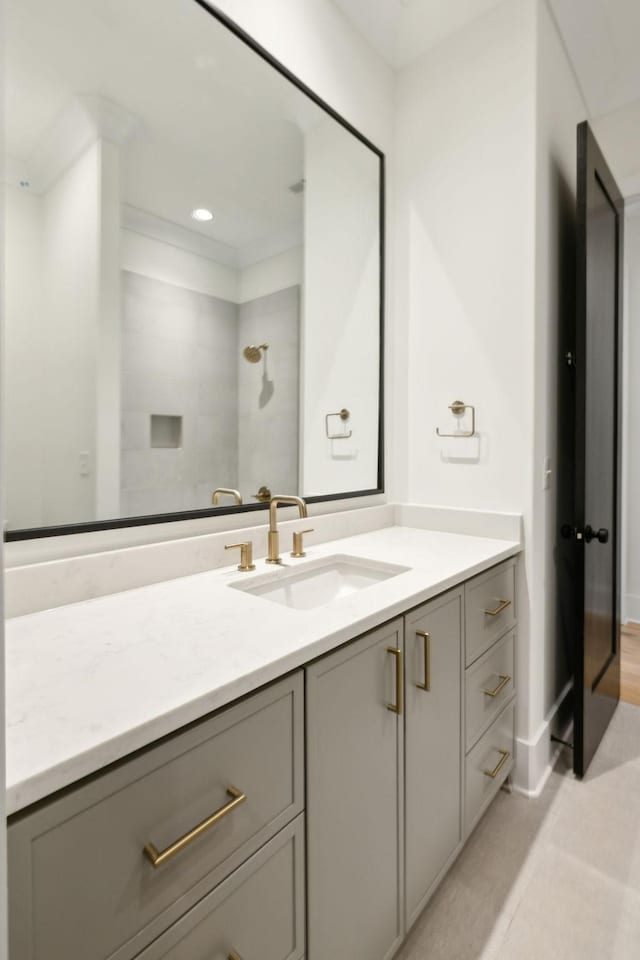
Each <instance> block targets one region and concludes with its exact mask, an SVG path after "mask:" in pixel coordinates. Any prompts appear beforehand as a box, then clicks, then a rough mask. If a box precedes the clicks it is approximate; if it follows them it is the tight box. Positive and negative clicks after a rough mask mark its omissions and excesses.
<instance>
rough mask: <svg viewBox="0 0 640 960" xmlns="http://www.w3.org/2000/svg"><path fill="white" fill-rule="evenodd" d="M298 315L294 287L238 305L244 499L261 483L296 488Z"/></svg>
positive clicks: (240, 458) (282, 488) (240, 464)
mask: <svg viewBox="0 0 640 960" xmlns="http://www.w3.org/2000/svg"><path fill="white" fill-rule="evenodd" d="M299 316H300V288H299V287H297V286H295V287H289V288H287V289H286V290H279V291H278V292H277V293H272V294H269V295H268V296H265V297H258V299H257V300H250V301H249V302H248V303H243V304H241V305H240V311H239V322H238V333H239V337H240V343H239V350H238V413H239V424H238V474H239V484H240V492H241V493H242V496H243V500H245V501H247V502H251V501H252V499H253V495H254V494H255V493H256V492H257V491H258V490H259V489H260V487H261V486H266V487H268V488H269V489H270V490H271V492H272V493H297V492H298V429H299V427H298V411H299V406H300V402H299V372H298V371H299V368H300V363H299V354H300V334H299V329H300V324H299ZM261 343H268V344H269V349H268V350H266V351H265V352H264V353H263V355H262V359H261V360H260V362H259V363H255V364H254V363H248V362H247V360H245V358H244V356H243V354H242V351H243V350H244V348H245V347H246V346H248V345H249V344H255V345H259V344H261ZM253 502H255V501H253Z"/></svg>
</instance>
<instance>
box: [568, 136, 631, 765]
mask: <svg viewBox="0 0 640 960" xmlns="http://www.w3.org/2000/svg"><path fill="white" fill-rule="evenodd" d="M623 213H624V202H623V199H622V195H621V193H620V191H619V189H618V187H617V185H616V182H615V180H614V178H613V176H612V175H611V172H610V170H609V168H608V166H607V163H606V161H605V159H604V157H603V155H602V152H601V150H600V148H599V147H598V144H597V142H596V139H595V137H594V135H593V133H592V131H591V129H590V127H589V125H588V124H587V123H583V124H581V125H580V126H579V127H578V209H577V316H576V331H575V355H574V358H572V359H573V362H574V364H575V402H576V406H575V501H574V503H575V520H574V535H575V539H576V549H577V551H578V557H577V565H576V570H577V576H576V621H577V629H576V663H575V685H576V688H575V715H574V720H575V730H574V771H575V773H576V774H577V775H578V776H579V777H581V776H583V775H584V773H585V771H586V770H587V767H588V766H589V764H590V762H591V760H592V759H593V755H594V754H595V752H596V750H597V748H598V745H599V743H600V741H601V739H602V736H603V734H604V732H605V730H606V729H607V726H608V725H609V721H610V720H611V717H612V716H613V713H614V711H615V709H616V706H617V704H618V701H619V699H620V534H619V531H620V396H621V391H620V377H621V363H620V348H621V336H622V251H623V224H624V217H623Z"/></svg>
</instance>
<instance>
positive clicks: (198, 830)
mask: <svg viewBox="0 0 640 960" xmlns="http://www.w3.org/2000/svg"><path fill="white" fill-rule="evenodd" d="M227 796H229V797H231V799H230V801H229V803H225V804H224V806H222V807H219V808H218V809H217V810H215V811H214V812H213V813H212V814H211V816H210V817H207V818H206V820H202V822H201V823H199V824H198V825H197V826H195V827H194V828H193V829H192V830H189V832H188V833H185V834H184V836H182V837H180V838H179V839H178V840H175V841H174V843H172V844H171V846H169V847H166V849H165V850H162V851H160V850H157V849H156V847H155V846H154V845H153V844H152V843H147V844H146V845H145V847H144V855H145V857H146V858H147V859H148V860H150V861H151V863H152V864H153V866H154V867H159V866H161V865H162V864H163V863H165V862H166V861H167V860H170V859H171V857H175V855H176V854H177V853H180V851H181V850H184V848H185V847H186V846H187V844H189V843H192V842H193V841H194V840H197V839H198V837H200V836H202V834H203V833H205V832H206V831H207V830H208V829H209V828H210V827H213V826H214V824H216V823H218V822H219V821H220V820H222V818H223V817H226V816H227V815H228V814H230V813H231V811H232V810H235V808H236V807H239V806H240V804H241V803H244V801H245V800H246V799H247V796H246V794H245V793H243V792H242V791H241V790H238V788H237V787H232V786H229V787H227Z"/></svg>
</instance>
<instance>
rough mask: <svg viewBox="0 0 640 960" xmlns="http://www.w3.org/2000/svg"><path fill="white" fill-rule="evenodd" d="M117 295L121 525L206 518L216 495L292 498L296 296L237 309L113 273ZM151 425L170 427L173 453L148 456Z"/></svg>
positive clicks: (158, 450) (156, 451) (156, 450)
mask: <svg viewBox="0 0 640 960" xmlns="http://www.w3.org/2000/svg"><path fill="white" fill-rule="evenodd" d="M122 290H123V310H122V472H121V515H122V516H137V515H141V514H149V513H165V512H171V511H178V510H190V509H197V508H203V507H207V506H210V504H211V493H212V491H213V489H214V488H215V487H217V486H218V487H236V488H239V489H240V490H241V492H242V494H243V499H245V500H246V501H247V502H252V495H253V494H254V493H256V492H257V490H258V487H259V486H261V485H262V484H266V485H269V486H271V488H272V490H274V491H276V492H283V491H284V492H293V491H296V490H297V486H298V405H299V398H298V352H299V332H298V331H299V288H298V287H292V288H289V289H288V290H282V291H279V292H278V293H275V294H271V295H269V296H265V297H260V298H258V299H257V300H253V301H251V302H250V303H246V304H242V305H240V306H238V305H237V304H235V303H232V302H230V301H227V300H220V299H218V298H216V297H212V296H209V295H207V294H201V293H196V292H195V291H192V290H187V289H185V288H183V287H178V286H175V285H174V284H170V283H164V282H163V281H160V280H155V279H152V278H149V277H145V276H142V275H140V274H136V273H132V272H130V271H126V270H125V271H123V272H122ZM265 341H266V342H268V343H269V350H268V351H267V357H266V362H265V361H264V360H262V361H260V363H258V364H250V363H248V362H247V361H246V360H245V359H244V358H243V356H242V350H243V349H244V347H245V346H247V345H249V344H254V343H263V342H265ZM152 415H156V416H169V417H180V418H181V436H180V442H179V446H177V447H175V448H162V447H152V445H151V417H152ZM227 502H228V501H227ZM254 502H255V501H254Z"/></svg>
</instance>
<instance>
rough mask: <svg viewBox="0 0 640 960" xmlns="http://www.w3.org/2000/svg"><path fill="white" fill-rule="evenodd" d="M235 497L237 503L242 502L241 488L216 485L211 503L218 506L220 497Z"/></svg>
mask: <svg viewBox="0 0 640 960" xmlns="http://www.w3.org/2000/svg"><path fill="white" fill-rule="evenodd" d="M222 496H228V497H233V498H234V500H235V501H236V503H242V495H241V493H240V491H239V490H233V489H231V487H216V489H215V490H214V491H213V494H212V495H211V503H212V504H213V505H214V507H217V506H218V504H219V503H220V497H222Z"/></svg>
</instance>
